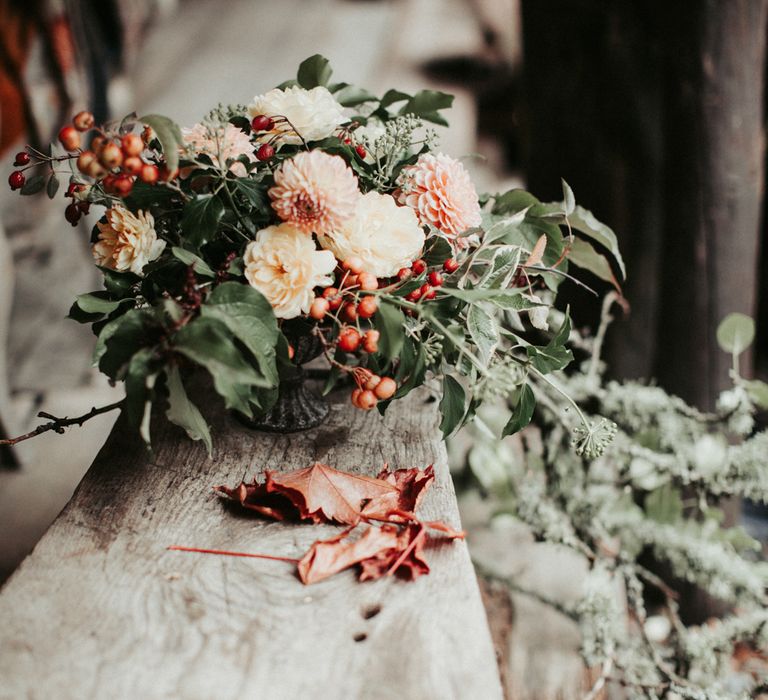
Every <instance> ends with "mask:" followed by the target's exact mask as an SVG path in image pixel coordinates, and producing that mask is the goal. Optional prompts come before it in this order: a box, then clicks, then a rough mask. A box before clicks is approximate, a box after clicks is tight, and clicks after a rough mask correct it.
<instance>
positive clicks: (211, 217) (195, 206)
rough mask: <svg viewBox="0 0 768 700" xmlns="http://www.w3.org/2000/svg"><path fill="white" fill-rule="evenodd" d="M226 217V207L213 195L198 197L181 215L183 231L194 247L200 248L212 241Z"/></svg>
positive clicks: (185, 207)
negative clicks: (222, 218) (220, 223)
mask: <svg viewBox="0 0 768 700" xmlns="http://www.w3.org/2000/svg"><path fill="white" fill-rule="evenodd" d="M222 216H224V205H223V204H222V202H221V200H220V199H219V198H218V197H216V196H215V195H212V194H203V195H198V196H197V197H195V199H193V200H192V201H190V202H187V203H186V204H185V205H184V212H183V213H182V215H181V231H182V234H183V235H184V238H185V239H186V240H187V241H189V242H190V243H191V244H192V245H193V246H195V247H198V248H199V247H200V246H201V245H203V244H204V243H206V242H207V241H209V240H211V238H213V236H214V235H215V234H216V231H217V229H218V226H219V222H220V221H221V217H222Z"/></svg>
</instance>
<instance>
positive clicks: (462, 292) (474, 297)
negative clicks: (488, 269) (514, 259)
mask: <svg viewBox="0 0 768 700" xmlns="http://www.w3.org/2000/svg"><path fill="white" fill-rule="evenodd" d="M524 291H525V290H524V289H523V288H522V287H509V288H507V289H453V288H449V287H441V288H440V292H441V293H442V294H448V295H449V296H452V297H455V298H456V299H461V300H462V301H466V302H467V303H469V304H474V303H476V302H479V301H487V302H489V303H491V304H493V305H494V306H498V307H499V308H500V309H508V310H510V311H526V310H527V309H535V308H537V307H539V306H542V304H538V303H536V302H535V301H531V300H530V299H528V298H526V297H524V296H523V292H524Z"/></svg>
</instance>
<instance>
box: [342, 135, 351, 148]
mask: <svg viewBox="0 0 768 700" xmlns="http://www.w3.org/2000/svg"><path fill="white" fill-rule="evenodd" d="M344 143H346V144H347V146H349V144H351V143H352V139H351V138H349V136H345V137H344Z"/></svg>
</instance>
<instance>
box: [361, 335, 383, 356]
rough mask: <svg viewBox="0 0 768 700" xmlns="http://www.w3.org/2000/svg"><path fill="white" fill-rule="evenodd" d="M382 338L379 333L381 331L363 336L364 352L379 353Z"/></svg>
mask: <svg viewBox="0 0 768 700" xmlns="http://www.w3.org/2000/svg"><path fill="white" fill-rule="evenodd" d="M380 336H381V333H379V331H375V330H370V331H367V332H366V334H365V335H364V336H363V350H365V352H378V351H379V337H380Z"/></svg>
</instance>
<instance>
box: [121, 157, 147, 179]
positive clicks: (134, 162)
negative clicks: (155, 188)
mask: <svg viewBox="0 0 768 700" xmlns="http://www.w3.org/2000/svg"><path fill="white" fill-rule="evenodd" d="M143 167H144V162H143V161H142V160H141V158H139V157H138V156H128V158H126V159H125V160H124V161H123V172H126V173H128V174H129V175H141V170H142V168H143Z"/></svg>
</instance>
